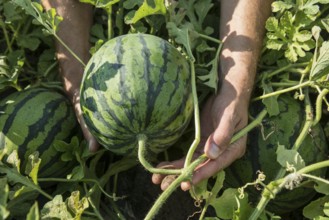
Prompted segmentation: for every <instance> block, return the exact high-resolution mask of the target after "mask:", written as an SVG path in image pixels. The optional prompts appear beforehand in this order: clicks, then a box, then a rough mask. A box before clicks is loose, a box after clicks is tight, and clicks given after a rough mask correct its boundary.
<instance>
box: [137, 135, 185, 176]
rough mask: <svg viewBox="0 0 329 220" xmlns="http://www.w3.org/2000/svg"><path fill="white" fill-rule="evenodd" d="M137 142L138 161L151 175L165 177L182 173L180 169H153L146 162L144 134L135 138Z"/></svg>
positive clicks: (145, 139) (145, 138)
mask: <svg viewBox="0 0 329 220" xmlns="http://www.w3.org/2000/svg"><path fill="white" fill-rule="evenodd" d="M137 140H138V160H139V162H140V163H141V164H142V165H143V167H144V168H145V169H147V170H148V171H149V172H151V173H158V174H165V175H179V174H181V173H182V169H162V168H154V167H153V166H152V165H151V164H150V163H149V162H148V161H147V160H146V155H147V147H146V142H147V137H146V135H145V134H139V135H138V136H137Z"/></svg>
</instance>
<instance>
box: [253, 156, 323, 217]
mask: <svg viewBox="0 0 329 220" xmlns="http://www.w3.org/2000/svg"><path fill="white" fill-rule="evenodd" d="M325 167H329V160H325V161H321V162H318V163H314V164H311V165H309V166H306V167H304V168H302V169H300V170H298V171H297V172H296V174H300V175H304V174H306V173H310V172H312V171H315V170H318V169H322V168H325ZM285 178H286V177H284V178H280V179H277V180H274V181H272V182H270V183H269V184H268V185H267V187H266V188H265V189H264V191H263V193H262V197H261V200H260V201H259V203H258V205H257V207H256V209H255V211H254V212H253V213H252V215H251V216H250V217H249V220H258V219H259V216H260V214H261V213H262V212H263V211H264V209H263V207H265V206H266V205H267V203H268V201H269V200H270V199H271V198H270V197H273V194H274V195H276V194H277V193H278V192H279V191H280V190H281V187H283V186H284V183H285V182H286V180H285ZM279 186H280V187H279Z"/></svg>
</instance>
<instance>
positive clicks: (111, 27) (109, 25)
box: [105, 5, 113, 39]
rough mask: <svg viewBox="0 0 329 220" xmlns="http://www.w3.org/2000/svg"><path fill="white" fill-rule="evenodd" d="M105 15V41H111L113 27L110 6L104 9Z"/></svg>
mask: <svg viewBox="0 0 329 220" xmlns="http://www.w3.org/2000/svg"><path fill="white" fill-rule="evenodd" d="M105 11H106V13H107V27H108V28H107V39H112V37H113V25H112V5H109V6H108V7H106V8H105Z"/></svg>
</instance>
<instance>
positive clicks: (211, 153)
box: [208, 143, 222, 159]
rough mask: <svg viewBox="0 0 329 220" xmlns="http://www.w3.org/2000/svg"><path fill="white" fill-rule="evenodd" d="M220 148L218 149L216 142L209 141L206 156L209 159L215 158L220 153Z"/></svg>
mask: <svg viewBox="0 0 329 220" xmlns="http://www.w3.org/2000/svg"><path fill="white" fill-rule="evenodd" d="M221 153H222V152H221V150H220V149H219V147H218V146H217V144H215V143H211V145H210V149H209V151H208V157H209V158H210V159H216V158H217V157H218V156H219V155H220V154H221Z"/></svg>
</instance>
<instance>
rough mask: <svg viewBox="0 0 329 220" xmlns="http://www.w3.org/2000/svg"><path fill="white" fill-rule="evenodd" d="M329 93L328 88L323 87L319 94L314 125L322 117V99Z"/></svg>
mask: <svg viewBox="0 0 329 220" xmlns="http://www.w3.org/2000/svg"><path fill="white" fill-rule="evenodd" d="M328 93H329V90H328V89H323V90H322V91H321V92H320V94H319V95H318V97H317V99H316V105H315V119H314V121H313V126H314V125H316V124H317V123H319V121H320V120H321V117H322V101H323V99H324V98H325V96H326V95H327V94H328Z"/></svg>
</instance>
